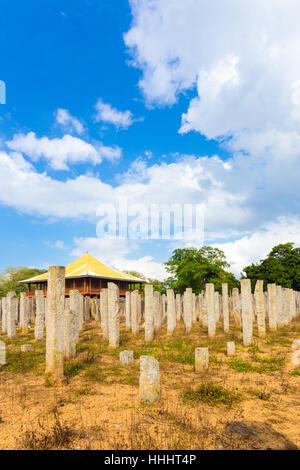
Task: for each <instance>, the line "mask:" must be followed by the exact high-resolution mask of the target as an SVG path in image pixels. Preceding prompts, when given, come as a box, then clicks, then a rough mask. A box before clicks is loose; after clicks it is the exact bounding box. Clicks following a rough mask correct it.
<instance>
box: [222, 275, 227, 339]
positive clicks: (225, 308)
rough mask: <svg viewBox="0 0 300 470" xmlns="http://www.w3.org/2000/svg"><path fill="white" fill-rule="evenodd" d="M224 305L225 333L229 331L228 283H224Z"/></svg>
mask: <svg viewBox="0 0 300 470" xmlns="http://www.w3.org/2000/svg"><path fill="white" fill-rule="evenodd" d="M222 306H223V309H222V310H223V325H224V333H229V305H228V284H227V283H224V284H222Z"/></svg>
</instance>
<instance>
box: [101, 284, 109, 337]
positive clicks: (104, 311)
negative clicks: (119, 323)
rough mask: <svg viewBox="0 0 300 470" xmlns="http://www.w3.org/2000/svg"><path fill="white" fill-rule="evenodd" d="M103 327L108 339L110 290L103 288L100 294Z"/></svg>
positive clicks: (103, 333)
mask: <svg viewBox="0 0 300 470" xmlns="http://www.w3.org/2000/svg"><path fill="white" fill-rule="evenodd" d="M100 317H101V329H102V335H103V338H104V339H108V290H107V288H105V289H101V294H100Z"/></svg>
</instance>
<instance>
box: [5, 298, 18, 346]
mask: <svg viewBox="0 0 300 470" xmlns="http://www.w3.org/2000/svg"><path fill="white" fill-rule="evenodd" d="M6 299H7V317H6V326H7V337H8V338H14V337H15V336H16V306H17V297H16V293H15V292H9V293H8V294H7V297H6Z"/></svg>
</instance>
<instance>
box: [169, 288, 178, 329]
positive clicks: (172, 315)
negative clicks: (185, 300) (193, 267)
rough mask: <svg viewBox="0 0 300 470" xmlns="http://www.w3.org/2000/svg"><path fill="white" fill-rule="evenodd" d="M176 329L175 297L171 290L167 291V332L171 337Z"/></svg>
mask: <svg viewBox="0 0 300 470" xmlns="http://www.w3.org/2000/svg"><path fill="white" fill-rule="evenodd" d="M175 327H176V312H175V297H174V291H173V289H168V290H167V332H168V334H170V335H172V334H173V332H174V330H175Z"/></svg>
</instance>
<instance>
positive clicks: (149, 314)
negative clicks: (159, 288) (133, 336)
mask: <svg viewBox="0 0 300 470" xmlns="http://www.w3.org/2000/svg"><path fill="white" fill-rule="evenodd" d="M153 300H154V299H153V286H152V285H151V284H145V342H146V343H150V342H151V341H153V338H154V301H153Z"/></svg>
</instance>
